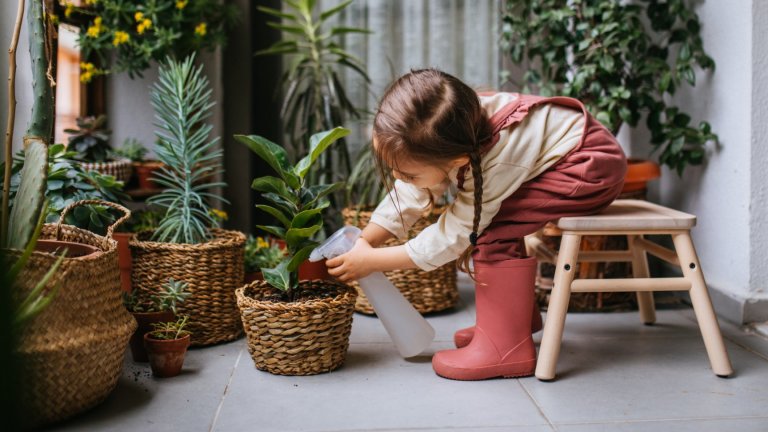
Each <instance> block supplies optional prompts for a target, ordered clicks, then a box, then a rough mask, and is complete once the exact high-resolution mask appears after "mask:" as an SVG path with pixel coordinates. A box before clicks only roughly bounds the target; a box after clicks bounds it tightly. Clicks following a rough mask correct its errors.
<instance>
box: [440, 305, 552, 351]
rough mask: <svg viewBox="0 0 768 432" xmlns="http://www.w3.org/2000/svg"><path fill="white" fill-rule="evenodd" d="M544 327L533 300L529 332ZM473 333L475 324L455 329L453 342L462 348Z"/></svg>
mask: <svg viewBox="0 0 768 432" xmlns="http://www.w3.org/2000/svg"><path fill="white" fill-rule="evenodd" d="M543 328H544V323H543V322H542V321H541V311H540V310H539V305H538V304H537V303H536V301H534V302H533V316H532V317H531V334H534V333H536V332H538V331H540V330H541V329H543ZM474 335H475V326H472V327H467V328H463V329H461V330H457V331H456V333H454V334H453V343H454V344H456V348H463V347H465V346H467V345H469V342H470V341H472V336H474Z"/></svg>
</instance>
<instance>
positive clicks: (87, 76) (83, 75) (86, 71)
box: [80, 63, 97, 84]
mask: <svg viewBox="0 0 768 432" xmlns="http://www.w3.org/2000/svg"><path fill="white" fill-rule="evenodd" d="M96 72H97V70H96V66H94V65H93V63H80V82H81V83H84V84H85V83H89V82H91V80H92V79H93V76H94V75H95V74H96Z"/></svg>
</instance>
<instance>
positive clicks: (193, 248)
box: [130, 56, 245, 345]
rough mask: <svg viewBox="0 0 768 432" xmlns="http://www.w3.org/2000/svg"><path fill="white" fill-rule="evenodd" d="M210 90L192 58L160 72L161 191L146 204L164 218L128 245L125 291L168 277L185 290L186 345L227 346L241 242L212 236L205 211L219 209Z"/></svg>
mask: <svg viewBox="0 0 768 432" xmlns="http://www.w3.org/2000/svg"><path fill="white" fill-rule="evenodd" d="M210 95H211V90H210V85H209V82H208V80H207V78H205V76H204V75H203V74H202V66H197V67H195V66H194V56H190V57H187V58H186V59H185V60H184V61H182V62H178V61H175V60H172V59H168V60H167V62H166V63H164V64H163V65H161V66H160V69H159V77H158V81H157V82H156V83H155V84H154V85H153V87H152V92H151V102H152V106H153V107H154V109H155V115H156V119H157V122H156V123H155V125H156V126H157V127H158V128H159V130H158V132H157V137H158V142H157V146H156V148H155V152H156V153H157V157H158V158H159V159H160V161H161V162H163V163H164V164H165V166H164V167H163V168H161V170H160V171H159V172H158V174H157V176H156V181H157V182H158V183H159V184H160V185H162V187H163V191H162V192H161V193H159V194H157V195H154V196H152V197H151V198H150V199H149V200H148V201H147V202H148V203H149V204H150V205H152V206H154V207H156V208H158V209H159V210H160V211H161V212H162V214H163V216H162V218H161V220H160V222H159V224H158V226H157V229H155V230H154V231H147V232H141V233H137V234H136V235H135V236H134V238H133V239H132V240H131V243H130V247H131V255H132V257H133V269H132V271H131V277H132V280H131V283H132V285H133V287H134V288H135V289H137V290H138V292H139V295H140V296H142V297H148V296H149V295H151V294H153V293H155V292H157V290H158V288H159V286H158V281H160V280H166V279H167V278H169V277H172V278H174V279H175V280H180V281H184V282H187V283H188V284H189V292H190V294H191V295H190V296H189V298H188V299H187V300H186V301H185V302H184V304H183V305H180V306H179V313H181V314H185V315H189V322H188V323H187V326H188V328H189V330H190V332H191V333H192V344H193V345H208V344H213V343H218V342H224V341H229V340H233V339H236V338H238V337H239V336H240V335H241V334H242V327H241V323H240V319H239V314H238V311H237V305H236V303H235V294H234V290H235V288H236V287H239V286H242V284H243V247H244V244H245V235H244V234H242V233H240V232H237V231H230V230H224V229H220V228H215V226H216V223H217V222H216V220H215V218H214V213H213V212H212V203H213V202H216V201H220V202H223V201H224V199H223V197H221V195H220V194H219V193H218V190H219V188H220V187H223V186H225V184H224V183H220V182H205V181H201V179H209V178H212V177H216V176H218V175H220V174H221V172H222V168H221V156H222V150H221V148H219V147H217V143H218V138H215V139H210V138H209V135H210V132H211V129H212V126H211V125H210V124H207V123H206V119H207V118H208V117H209V116H210V114H211V107H212V106H213V103H212V102H211V101H210Z"/></svg>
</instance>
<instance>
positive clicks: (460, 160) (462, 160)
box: [451, 156, 469, 168]
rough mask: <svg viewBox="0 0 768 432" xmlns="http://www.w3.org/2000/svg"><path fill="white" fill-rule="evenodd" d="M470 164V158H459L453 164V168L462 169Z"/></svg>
mask: <svg viewBox="0 0 768 432" xmlns="http://www.w3.org/2000/svg"><path fill="white" fill-rule="evenodd" d="M468 163H469V156H459V157H457V158H456V159H454V160H453V162H451V168H456V167H462V166H464V165H466V164H468Z"/></svg>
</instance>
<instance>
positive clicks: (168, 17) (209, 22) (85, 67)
mask: <svg viewBox="0 0 768 432" xmlns="http://www.w3.org/2000/svg"><path fill="white" fill-rule="evenodd" d="M63 3H64V11H63V12H64V16H65V18H66V19H69V18H75V17H73V15H77V16H78V17H79V19H76V20H75V21H76V22H78V23H79V27H80V37H79V38H78V42H77V43H78V45H79V47H80V48H81V49H82V52H83V56H84V58H86V59H91V58H94V57H96V58H99V59H100V60H101V62H100V64H106V60H107V59H108V58H109V57H110V56H112V57H113V58H114V65H113V67H112V68H111V69H110V68H108V69H102V68H99V67H96V66H95V65H94V63H91V62H89V61H86V62H83V63H82V64H81V74H80V80H81V81H83V82H89V81H90V80H91V79H93V77H94V76H97V75H102V74H107V73H119V72H127V73H128V75H129V76H130V77H134V76H141V75H142V72H143V71H144V70H146V69H147V68H148V67H149V66H150V64H151V63H152V62H153V61H154V62H158V63H159V62H162V61H163V60H165V59H166V58H167V57H169V56H170V57H173V58H175V59H177V60H181V59H183V58H185V57H186V56H188V55H190V54H192V53H194V52H197V51H201V50H212V49H214V48H216V47H217V46H220V45H222V44H224V42H225V41H226V32H227V30H228V29H229V28H230V27H231V25H232V24H233V23H234V22H235V20H236V17H237V9H236V8H235V7H233V6H232V5H229V4H225V5H222V4H221V2H219V1H217V0H152V1H143V0H99V1H87V2H85V5H83V6H82V7H79V6H76V5H75V4H74V3H73V2H71V1H64V2H63ZM81 3H82V2H81Z"/></svg>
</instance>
